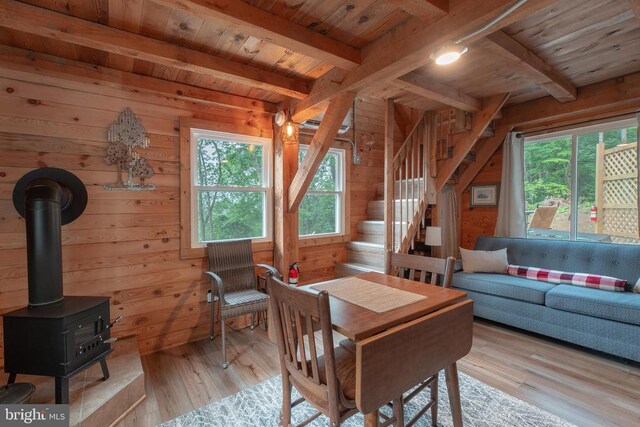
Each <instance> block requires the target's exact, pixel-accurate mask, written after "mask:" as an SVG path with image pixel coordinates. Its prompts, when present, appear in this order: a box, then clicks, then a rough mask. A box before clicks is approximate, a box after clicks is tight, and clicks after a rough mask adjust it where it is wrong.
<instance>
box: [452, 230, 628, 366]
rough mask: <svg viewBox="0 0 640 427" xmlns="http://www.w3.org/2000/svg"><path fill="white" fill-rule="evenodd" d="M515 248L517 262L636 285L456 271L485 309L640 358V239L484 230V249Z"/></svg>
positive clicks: (460, 285)
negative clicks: (625, 241)
mask: <svg viewBox="0 0 640 427" xmlns="http://www.w3.org/2000/svg"><path fill="white" fill-rule="evenodd" d="M503 248H507V254H508V257H509V263H510V264H517V265H522V266H529V267H540V268H547V269H553V270H561V271H568V272H574V273H591V274H602V275H607V276H613V277H616V278H620V279H624V280H626V281H627V290H628V292H609V291H602V290H598V289H590V288H584V287H580V286H573V285H555V284H553V283H546V282H539V281H534V280H529V279H524V278H520V277H513V276H509V275H503V274H488V273H464V272H462V271H460V272H456V273H455V274H454V275H453V287H454V288H457V289H461V290H464V291H465V292H467V293H468V295H469V297H470V298H472V299H473V300H474V313H475V315H476V316H478V317H482V318H485V319H490V320H493V321H496V322H500V323H504V324H507V325H511V326H515V327H517V328H521V329H525V330H528V331H532V332H536V333H539V334H543V335H547V336H550V337H553V338H557V339H560V340H563V341H568V342H571V343H574V344H578V345H581V346H585V347H589V348H592V349H595V350H599V351H603V352H606V353H610V354H613V355H616V356H620V357H624V358H626V359H631V360H634V361H637V362H640V294H637V293H632V292H631V289H632V288H633V285H634V284H635V283H636V281H637V280H638V278H640V246H631V245H615V244H607V243H589V242H568V241H557V240H534V239H514V238H499V237H480V238H479V239H478V241H477V243H476V249H480V250H498V249H503Z"/></svg>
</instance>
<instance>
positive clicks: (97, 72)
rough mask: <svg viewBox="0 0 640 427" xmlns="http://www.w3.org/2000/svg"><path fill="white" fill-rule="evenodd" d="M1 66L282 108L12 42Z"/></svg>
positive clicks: (16, 73)
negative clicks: (32, 49) (60, 55)
mask: <svg viewBox="0 0 640 427" xmlns="http://www.w3.org/2000/svg"><path fill="white" fill-rule="evenodd" d="M0 69H2V70H3V73H2V75H3V76H4V77H9V78H19V77H20V75H22V74H35V75H38V76H39V78H40V79H41V80H44V79H47V78H54V79H62V80H72V81H74V82H78V83H84V84H89V85H93V86H95V87H109V88H114V89H119V90H127V91H130V92H135V93H138V92H140V93H149V94H156V95H157V94H162V95H164V96H166V97H170V98H175V99H180V100H183V101H189V102H200V103H203V104H211V105H218V106H224V107H232V108H238V109H242V110H249V111H257V112H265V113H276V112H277V111H278V106H277V105H276V104H274V103H271V102H266V101H260V100H257V99H251V98H245V97H243V96H238V95H233V94H230V93H224V92H218V91H215V90H210V89H204V88H199V87H195V86H189V85H186V84H182V83H176V82H170V81H167V80H163V79H158V78H155V77H149V76H142V75H139V74H134V73H128V72H125V71H120V70H115V69H113V68H106V67H100V66H97V65H93V64H87V63H84V62H78V61H73V60H70V59H62V58H58V57H56V56H50V55H45V54H42V53H35V52H32V51H28V50H24V49H18V48H14V47H9V46H0Z"/></svg>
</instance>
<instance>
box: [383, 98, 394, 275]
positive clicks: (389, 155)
mask: <svg viewBox="0 0 640 427" xmlns="http://www.w3.org/2000/svg"><path fill="white" fill-rule="evenodd" d="M394 107H395V105H394V104H393V99H387V101H386V102H385V109H384V272H385V273H386V274H390V273H391V254H392V253H393V251H394V247H393V240H394V239H393V236H394V233H395V224H394V222H395V221H394V218H393V217H394V215H393V213H394V212H393V209H394V204H395V203H394V199H393V198H394V195H393V187H394V181H395V178H394V176H393V155H394V153H393V124H394V122H393V120H394Z"/></svg>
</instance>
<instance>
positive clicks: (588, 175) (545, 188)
mask: <svg viewBox="0 0 640 427" xmlns="http://www.w3.org/2000/svg"><path fill="white" fill-rule="evenodd" d="M626 132H627V141H628V142H635V141H636V140H637V129H636V128H629V129H627V130H626ZM622 134H623V132H621V131H620V130H613V131H607V132H604V135H603V137H604V138H603V140H604V141H603V142H604V145H605V148H606V149H609V148H613V147H615V146H617V145H619V144H620V143H621V142H622ZM599 142H600V133H592V134H587V135H580V136H579V137H578V152H577V159H578V189H577V191H578V203H579V205H581V206H589V207H590V206H591V205H592V204H593V203H594V202H595V191H596V150H597V145H598V143H599ZM524 152H525V154H524V159H525V199H526V202H527V209H534V208H535V207H536V206H538V205H540V204H543V203H545V202H546V201H549V200H559V199H560V200H564V201H568V200H569V199H570V198H571V137H570V136H569V137H562V138H558V139H553V140H547V141H541V142H532V143H527V144H525V148H524Z"/></svg>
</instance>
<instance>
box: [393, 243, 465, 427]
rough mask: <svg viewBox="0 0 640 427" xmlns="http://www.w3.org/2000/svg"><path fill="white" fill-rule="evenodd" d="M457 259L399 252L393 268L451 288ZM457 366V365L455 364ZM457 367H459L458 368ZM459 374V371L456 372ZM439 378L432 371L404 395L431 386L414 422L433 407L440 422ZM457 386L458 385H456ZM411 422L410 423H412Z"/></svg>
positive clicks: (410, 396) (433, 415)
mask: <svg viewBox="0 0 640 427" xmlns="http://www.w3.org/2000/svg"><path fill="white" fill-rule="evenodd" d="M455 263H456V259H455V258H454V257H449V258H446V259H443V258H432V257H426V256H420V255H410V254H397V253H394V254H392V255H391V269H392V271H394V272H395V274H396V276H398V277H407V278H409V279H411V280H416V281H419V282H423V283H428V284H430V285H438V286H441V287H443V288H451V282H452V280H453V270H454V268H455ZM454 368H455V365H454ZM456 369H457V368H456ZM456 376H457V372H456ZM438 378H439V373H438V372H435V373H432V374H431V375H430V376H429V377H428V378H427V379H426V380H424V381H422V382H421V383H420V385H419V386H418V387H416V388H415V389H414V390H412V391H411V393H409V394H407V395H405V396H403V402H402V403H403V404H406V403H408V402H409V401H411V400H412V399H413V398H415V397H416V396H417V395H418V394H419V393H420V392H422V391H423V390H424V389H425V388H427V387H429V388H430V391H431V398H430V400H429V401H428V402H427V404H426V405H425V406H424V407H423V408H422V409H421V410H420V411H419V413H418V414H417V415H416V417H414V422H415V421H416V420H417V418H418V417H420V416H422V415H423V414H424V413H425V412H426V411H427V409H429V408H431V423H432V425H434V426H436V425H437V423H438ZM456 387H457V385H456ZM411 424H412V423H410V424H409V425H411Z"/></svg>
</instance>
